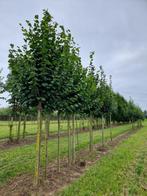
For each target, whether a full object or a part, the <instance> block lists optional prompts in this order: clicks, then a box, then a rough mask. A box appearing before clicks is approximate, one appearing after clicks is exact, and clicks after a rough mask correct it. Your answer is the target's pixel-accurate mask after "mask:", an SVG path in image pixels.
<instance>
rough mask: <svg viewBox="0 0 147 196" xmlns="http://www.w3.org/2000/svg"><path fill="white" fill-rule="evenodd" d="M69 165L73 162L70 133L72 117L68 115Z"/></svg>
mask: <svg viewBox="0 0 147 196" xmlns="http://www.w3.org/2000/svg"><path fill="white" fill-rule="evenodd" d="M67 126H68V128H67V129H68V165H69V166H70V164H71V134H70V117H69V116H68V122H67Z"/></svg>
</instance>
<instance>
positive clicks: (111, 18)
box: [0, 0, 147, 109]
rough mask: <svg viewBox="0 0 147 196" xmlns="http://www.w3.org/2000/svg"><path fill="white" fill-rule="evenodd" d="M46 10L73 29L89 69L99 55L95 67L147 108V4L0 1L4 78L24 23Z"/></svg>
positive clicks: (138, 0)
mask: <svg viewBox="0 0 147 196" xmlns="http://www.w3.org/2000/svg"><path fill="white" fill-rule="evenodd" d="M44 8H45V9H46V8H48V10H49V11H50V12H51V14H52V15H53V16H54V19H55V20H56V21H57V22H58V23H60V24H63V25H64V26H65V28H69V29H70V30H71V32H72V34H73V36H74V37H75V40H76V42H77V43H78V44H79V45H80V47H81V56H82V62H83V65H84V66H86V65H88V63H89V62H88V61H89V58H88V55H89V52H90V51H93V50H95V52H96V56H95V64H96V65H97V66H99V65H103V67H104V69H105V71H106V73H107V74H108V75H109V74H111V75H112V76H113V88H114V90H116V91H119V92H120V93H122V94H123V95H124V96H125V97H126V98H129V97H130V96H132V98H134V101H135V102H136V103H137V104H139V105H141V107H142V108H143V109H145V108H147V102H146V92H147V86H146V85H145V84H146V83H147V77H146V73H147V55H146V54H147V20H146V18H147V11H146V10H147V1H146V0H123V1H122V0H111V1H110V0H105V1H104V0H92V1H91V0H86V1H85V0H70V1H69V0H62V1H61V0H54V1H49V0H42V1H36V0H32V1H29V0H25V1H19V0H13V1H9V0H1V1H0V20H1V24H0V27H1V31H0V43H1V44H0V67H3V73H4V75H5V76H6V75H7V73H8V68H7V67H8V63H7V56H8V49H9V44H10V43H11V42H13V43H15V44H18V45H21V44H22V35H21V31H20V28H19V25H18V24H19V22H22V23H23V24H24V21H25V20H26V19H33V16H34V15H35V14H39V15H41V12H42V9H44ZM3 105H5V103H3Z"/></svg>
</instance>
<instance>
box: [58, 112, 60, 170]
mask: <svg viewBox="0 0 147 196" xmlns="http://www.w3.org/2000/svg"><path fill="white" fill-rule="evenodd" d="M57 161H58V163H57V167H58V172H60V114H59V112H58V160H57Z"/></svg>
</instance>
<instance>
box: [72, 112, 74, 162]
mask: <svg viewBox="0 0 147 196" xmlns="http://www.w3.org/2000/svg"><path fill="white" fill-rule="evenodd" d="M72 163H73V164H74V163H75V115H74V114H73V116H72Z"/></svg>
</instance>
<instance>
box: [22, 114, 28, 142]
mask: <svg viewBox="0 0 147 196" xmlns="http://www.w3.org/2000/svg"><path fill="white" fill-rule="evenodd" d="M26 120H27V116H26V115H25V116H24V122H23V139H24V138H25V135H26Z"/></svg>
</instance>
